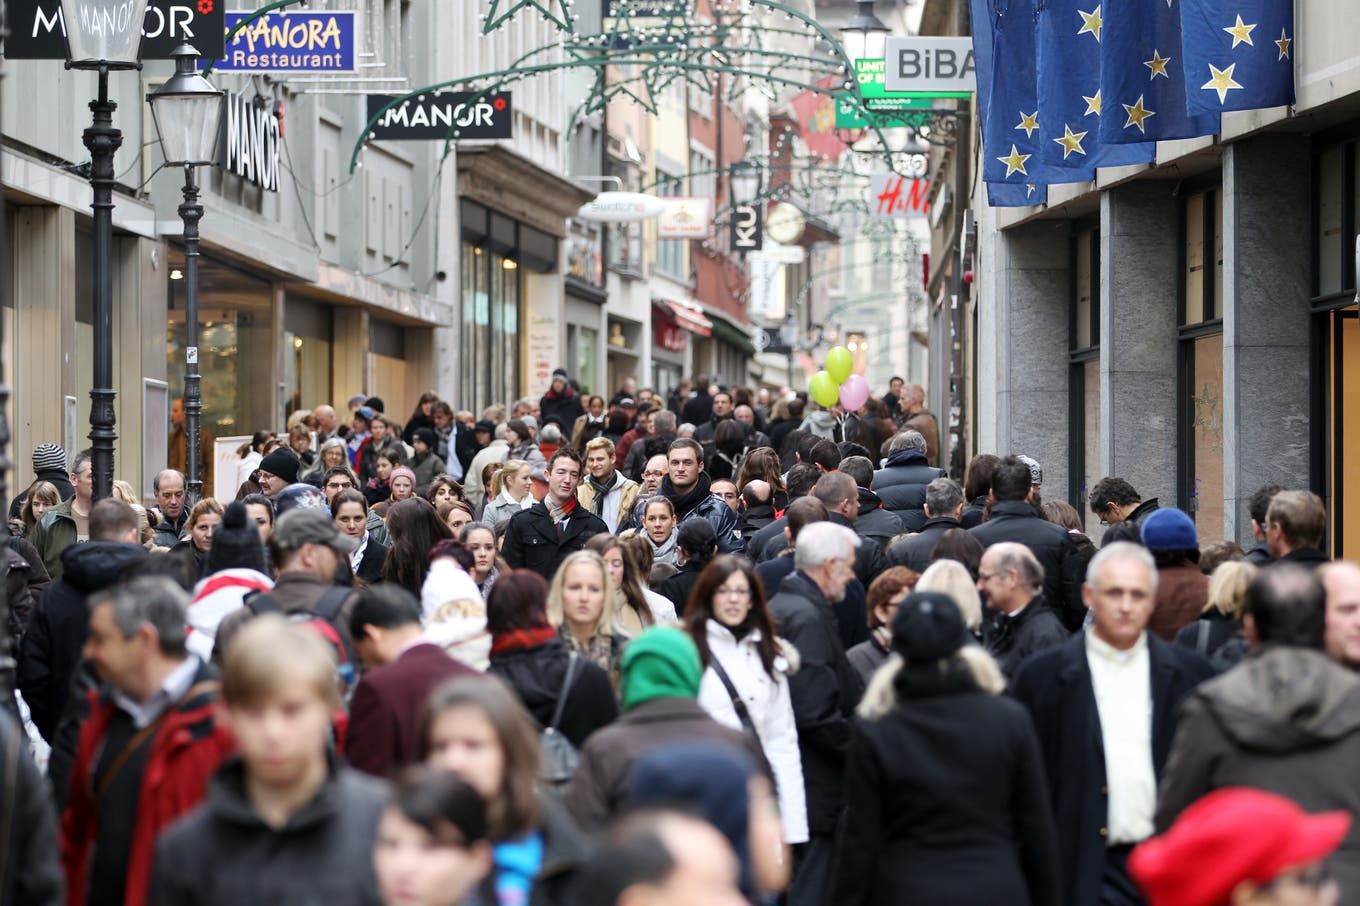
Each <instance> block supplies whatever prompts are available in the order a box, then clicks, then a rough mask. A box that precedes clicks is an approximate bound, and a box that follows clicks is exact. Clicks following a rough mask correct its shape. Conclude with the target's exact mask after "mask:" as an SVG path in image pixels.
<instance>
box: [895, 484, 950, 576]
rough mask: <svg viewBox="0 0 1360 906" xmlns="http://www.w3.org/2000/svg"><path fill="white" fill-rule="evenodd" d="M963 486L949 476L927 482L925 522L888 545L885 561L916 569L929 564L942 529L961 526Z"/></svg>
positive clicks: (941, 536) (943, 530)
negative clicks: (914, 530)
mask: <svg viewBox="0 0 1360 906" xmlns="http://www.w3.org/2000/svg"><path fill="white" fill-rule="evenodd" d="M963 502H964V501H963V488H961V487H959V484H958V482H956V481H954V479H952V478H937V479H935V480H934V481H932V482H931V483H930V484H928V485H926V507H925V512H926V523H925V525H923V526H921V529H920V531H918V532H917V533H916V534H915V535H912V536H911V537H910V538H906V539H904V540H902V541H899V542H897V543H896V544H894V545H893V546H892V547H890V548H888V562H889V563H891V564H892V565H893V566H905V567H906V568H907V569H910V570H914V571H916V572H918V573H923V572H925V571H926V567H927V566H929V565H930V553H931V551H933V550H935V545H937V544H939V543H940V539H941V538H943V537H944V533H945V532H947V531H949V530H950V529H956V528H962V527H963V524H962V523H961V522H960V521H959V520H960V519H961V518H962V516H963Z"/></svg>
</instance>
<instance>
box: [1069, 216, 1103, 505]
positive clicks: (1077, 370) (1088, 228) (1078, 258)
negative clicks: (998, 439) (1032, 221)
mask: <svg viewBox="0 0 1360 906" xmlns="http://www.w3.org/2000/svg"><path fill="white" fill-rule="evenodd" d="M1070 266H1071V273H1072V288H1071V298H1070V306H1069V315H1068V331H1069V336H1068V362H1069V368H1068V416H1067V417H1068V444H1069V450H1068V453H1069V455H1068V461H1069V462H1070V463H1071V465H1072V470H1071V473H1070V475H1069V477H1068V502H1069V503H1071V504H1072V506H1074V507H1075V508H1076V510H1077V512H1078V513H1079V514H1080V515H1081V518H1082V524H1083V525H1086V523H1087V513H1088V508H1087V506H1086V498H1087V495H1088V494H1089V493H1090V490H1091V485H1093V484H1095V482H1096V481H1097V480H1099V478H1100V477H1101V476H1100V475H1099V474H1098V473H1099V470H1100V230H1099V229H1098V228H1097V227H1095V226H1092V225H1084V226H1079V228H1078V229H1077V232H1076V234H1075V235H1074V236H1073V238H1072V246H1071V252H1070Z"/></svg>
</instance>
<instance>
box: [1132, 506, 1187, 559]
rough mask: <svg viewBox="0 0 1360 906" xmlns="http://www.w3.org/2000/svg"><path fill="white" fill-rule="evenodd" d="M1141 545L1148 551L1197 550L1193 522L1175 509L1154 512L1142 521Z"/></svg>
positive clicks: (1168, 508)
mask: <svg viewBox="0 0 1360 906" xmlns="http://www.w3.org/2000/svg"><path fill="white" fill-rule="evenodd" d="M1143 545H1144V546H1145V547H1146V548H1147V549H1148V550H1150V551H1190V550H1198V549H1199V535H1198V534H1197V533H1196V532H1195V521H1194V520H1193V519H1191V518H1190V517H1189V516H1187V515H1186V514H1185V513H1184V512H1183V511H1181V510H1178V509H1176V508H1175V507H1166V508H1164V509H1160V510H1154V511H1153V512H1152V513H1151V514H1149V516H1148V517H1147V518H1146V519H1144V520H1143Z"/></svg>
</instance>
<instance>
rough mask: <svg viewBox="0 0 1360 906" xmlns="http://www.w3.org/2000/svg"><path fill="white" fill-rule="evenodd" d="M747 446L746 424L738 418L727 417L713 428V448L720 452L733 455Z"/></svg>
mask: <svg viewBox="0 0 1360 906" xmlns="http://www.w3.org/2000/svg"><path fill="white" fill-rule="evenodd" d="M672 446H674V445H672ZM745 446H746V426H745V425H743V424H742V423H741V422H739V421H737V420H736V419H734V418H725V419H723V420H722V421H720V422H718V427H716V428H714V429H713V448H714V449H715V450H717V451H718V452H720V453H725V454H727V455H728V456H733V455H735V454H738V453H740V452H741V451H742V448H744V447H745Z"/></svg>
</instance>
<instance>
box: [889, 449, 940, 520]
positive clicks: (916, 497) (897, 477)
mask: <svg viewBox="0 0 1360 906" xmlns="http://www.w3.org/2000/svg"><path fill="white" fill-rule="evenodd" d="M944 474H945V473H944V470H943V469H937V468H935V467H934V466H932V465H930V464H929V463H928V462H927V461H926V455H925V454H924V453H922V452H921V451H919V450H898V451H897V452H896V453H893V454H892V455H890V456H889V457H888V458H887V460H886V461H885V462H884V463H883V468H881V469H879V470H878V471H877V472H875V473H874V481H873V484H872V486H871V488H872V490H873V491H874V493H876V494H877V495H878V496H879V499H881V500H882V501H883V508H884V509H885V510H887V511H888V512H890V513H893V514H895V515H896V516H897V517H898V518H899V519H901V520H902V531H904V532H919V531H920V530H921V528H922V527H923V526H924V525H925V524H926V510H925V507H926V485H928V484H930V483H931V482H932V481H934V480H935V479H937V478H943V477H944Z"/></svg>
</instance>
